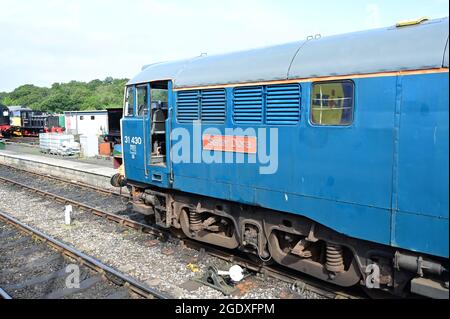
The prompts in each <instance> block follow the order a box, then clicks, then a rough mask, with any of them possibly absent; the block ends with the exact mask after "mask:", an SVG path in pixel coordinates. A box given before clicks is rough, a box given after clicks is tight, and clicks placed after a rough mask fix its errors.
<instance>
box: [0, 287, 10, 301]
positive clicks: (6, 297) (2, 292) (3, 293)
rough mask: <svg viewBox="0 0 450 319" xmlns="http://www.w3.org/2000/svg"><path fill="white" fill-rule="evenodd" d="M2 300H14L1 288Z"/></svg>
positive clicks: (0, 296)
mask: <svg viewBox="0 0 450 319" xmlns="http://www.w3.org/2000/svg"><path fill="white" fill-rule="evenodd" d="M0 299H12V297H11V296H10V295H8V293H7V292H6V291H4V290H3V289H2V288H0Z"/></svg>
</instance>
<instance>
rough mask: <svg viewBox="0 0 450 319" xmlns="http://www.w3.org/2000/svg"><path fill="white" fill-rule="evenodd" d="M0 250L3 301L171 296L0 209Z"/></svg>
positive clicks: (0, 279) (0, 286)
mask: <svg viewBox="0 0 450 319" xmlns="http://www.w3.org/2000/svg"><path fill="white" fill-rule="evenodd" d="M0 251H2V254H1V256H0V266H1V269H2V270H1V272H0V274H1V276H0V297H2V298H3V299H15V298H43V299H60V298H61V299H62V298H76V299H80V298H106V299H124V298H126V299H141V298H149V299H167V298H171V296H170V295H168V294H165V293H163V292H160V291H158V290H155V289H153V288H151V287H148V286H147V285H145V284H143V283H140V282H138V281H136V280H135V279H133V278H131V277H129V276H127V275H125V274H123V273H121V272H119V271H117V270H115V269H113V268H111V267H109V266H107V265H105V264H103V263H102V262H100V261H98V260H96V259H94V258H93V257H90V256H88V255H86V254H84V253H82V252H81V251H78V250H77V249H75V248H73V247H70V246H68V245H66V244H64V243H62V242H60V241H58V240H56V239H54V238H51V237H49V236H47V235H45V234H44V233H42V232H40V231H39V230H37V229H34V228H32V227H30V226H28V225H25V224H23V223H22V222H20V221H18V220H17V219H15V218H13V217H11V216H9V215H7V214H5V213H3V212H1V211H0ZM72 272H73V273H75V274H77V275H78V278H77V279H75V280H74V281H73V282H71V281H69V283H72V284H71V285H69V286H68V284H67V282H68V281H67V278H68V276H70V274H71V273H72ZM73 278H75V277H73ZM78 279H79V280H78Z"/></svg>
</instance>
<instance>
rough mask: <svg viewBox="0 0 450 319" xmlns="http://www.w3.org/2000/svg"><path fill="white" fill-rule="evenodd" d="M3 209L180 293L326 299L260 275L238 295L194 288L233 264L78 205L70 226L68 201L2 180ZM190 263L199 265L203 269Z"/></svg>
mask: <svg viewBox="0 0 450 319" xmlns="http://www.w3.org/2000/svg"><path fill="white" fill-rule="evenodd" d="M0 210H2V211H4V212H6V213H8V214H10V215H11V216H14V217H15V218H17V219H19V220H20V221H22V222H24V223H26V224H28V225H30V226H32V227H36V228H38V229H39V230H41V231H42V232H44V233H46V234H48V235H49V236H52V237H54V238H56V239H58V240H61V241H63V242H65V243H67V244H69V245H71V246H73V247H75V248H77V249H79V250H81V251H83V252H85V253H86V254H88V255H91V256H93V257H95V258H97V259H99V260H101V261H102V262H103V263H105V264H107V265H110V266H112V267H114V268H116V269H118V270H120V271H122V272H124V273H126V274H129V275H131V276H132V277H134V278H136V279H137V280H139V281H142V282H145V283H146V284H147V285H149V286H151V287H154V288H157V289H159V290H161V291H165V292H167V293H169V294H171V295H172V296H174V297H175V298H182V299H184V298H186V299H188V298H206V299H216V298H243V299H274V298H275V299H276V298H299V299H318V298H320V296H318V295H317V294H315V293H313V292H310V291H303V292H302V293H301V294H296V293H293V292H292V291H291V290H290V287H289V284H287V283H284V282H282V281H279V280H276V279H272V278H268V279H265V280H262V279H260V278H259V277H258V276H250V277H248V278H247V279H245V280H244V281H243V282H242V283H241V284H240V285H239V288H240V289H238V293H237V294H236V295H235V296H232V297H227V296H224V295H223V294H222V293H221V292H219V291H217V290H215V289H212V288H210V287H207V286H200V287H199V288H197V289H196V290H192V291H189V290H186V289H184V288H181V286H183V284H186V282H188V281H189V280H190V279H192V278H194V277H195V276H197V275H199V274H201V273H202V272H203V271H205V270H206V269H207V268H208V267H209V266H210V265H212V266H215V267H217V268H218V269H223V270H226V269H228V268H229V267H230V266H231V264H229V263H227V262H225V261H223V260H221V259H219V258H216V257H212V256H209V255H207V254H202V253H201V252H198V251H197V250H193V249H189V248H187V247H184V246H183V245H181V243H180V242H179V241H178V240H175V239H169V240H168V241H167V242H162V241H160V240H158V239H155V238H153V237H151V236H150V235H146V234H142V233H140V232H137V231H135V230H132V229H124V228H123V227H120V226H119V225H116V224H114V223H112V222H110V221H107V220H104V219H102V218H99V217H96V216H94V215H92V214H89V213H85V212H80V211H76V210H75V211H74V213H73V218H74V223H73V225H71V226H66V225H64V206H63V205H61V204H58V203H54V202H51V201H50V200H46V199H43V198H42V197H40V196H36V195H32V194H29V193H26V192H25V191H23V190H19V189H18V188H16V187H14V186H9V185H4V184H0ZM189 264H191V265H194V266H197V267H198V269H199V272H194V271H193V268H192V267H191V268H190V267H188V265H189ZM194 268H195V267H194Z"/></svg>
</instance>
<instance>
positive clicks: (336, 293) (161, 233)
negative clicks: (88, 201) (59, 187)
mask: <svg viewBox="0 0 450 319" xmlns="http://www.w3.org/2000/svg"><path fill="white" fill-rule="evenodd" d="M48 178H50V179H51V178H52V177H51V176H49V177H48ZM0 180H3V181H5V182H7V183H10V184H12V185H16V186H19V187H21V188H24V189H28V190H31V191H32V192H33V193H37V194H40V195H42V196H44V197H50V198H54V199H56V200H57V201H59V202H61V203H63V204H67V203H70V204H72V205H74V206H76V207H78V208H79V209H82V210H84V211H87V212H90V213H93V214H94V215H97V216H100V217H103V218H106V219H107V220H111V221H113V222H116V223H118V224H120V225H122V226H125V227H129V228H133V229H135V230H137V231H141V232H143V233H148V234H151V235H154V236H157V237H159V238H163V239H164V240H166V239H167V238H169V237H172V238H176V239H178V240H181V241H183V243H184V244H185V245H186V246H189V247H191V248H193V249H196V250H200V249H202V248H203V249H205V251H207V252H208V254H210V255H212V256H214V257H217V258H220V259H222V260H226V261H229V262H233V263H236V264H239V265H240V266H242V267H245V268H248V269H250V270H253V271H255V272H257V273H262V274H264V275H267V276H269V277H272V278H275V279H278V280H281V281H284V282H287V283H289V284H296V283H298V282H302V283H303V286H304V287H305V288H306V289H308V290H310V291H312V292H314V293H317V294H319V295H321V296H323V297H326V298H331V299H334V298H344V299H361V298H363V297H362V296H361V295H360V294H351V293H347V292H345V291H344V290H342V289H341V288H340V287H331V286H332V285H330V284H328V283H324V282H322V281H320V282H319V283H316V282H315V281H316V280H314V279H313V278H312V279H311V278H307V277H306V275H302V274H299V275H292V274H287V273H286V272H283V271H282V270H280V269H276V268H275V267H271V266H267V265H261V264H257V263H255V262H253V261H251V260H249V259H244V258H242V257H239V256H236V255H234V254H231V253H228V252H225V251H223V250H221V249H220V248H219V247H217V248H216V247H212V246H211V245H207V244H205V243H201V242H197V241H194V240H192V239H189V238H179V237H176V236H174V235H173V234H172V233H171V232H170V231H168V230H161V229H159V228H156V227H153V226H150V225H146V224H142V223H139V222H136V221H133V220H131V219H129V218H126V217H122V216H119V215H116V214H113V213H108V212H105V211H102V210H100V209H97V208H94V207H91V206H89V205H85V204H82V203H80V202H77V201H74V200H71V199H67V198H64V197H62V196H59V195H55V194H51V193H48V192H46V191H42V190H39V189H37V188H34V187H31V186H27V185H24V184H22V183H20V182H17V181H13V180H10V179H7V178H5V177H1V176H0ZM317 281H319V280H317Z"/></svg>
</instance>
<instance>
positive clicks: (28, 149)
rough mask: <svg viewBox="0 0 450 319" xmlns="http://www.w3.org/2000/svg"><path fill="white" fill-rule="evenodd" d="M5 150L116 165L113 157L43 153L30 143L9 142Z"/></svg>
mask: <svg viewBox="0 0 450 319" xmlns="http://www.w3.org/2000/svg"><path fill="white" fill-rule="evenodd" d="M5 150H7V151H13V152H17V153H18V154H33V155H39V156H44V157H48V158H59V159H64V160H68V161H73V162H81V163H88V164H95V165H99V166H105V167H111V168H112V167H113V166H114V165H113V161H112V159H106V158H81V157H78V156H64V157H63V156H58V155H50V154H45V153H41V151H40V149H39V147H34V146H28V145H20V144H8V145H6V147H5Z"/></svg>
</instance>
